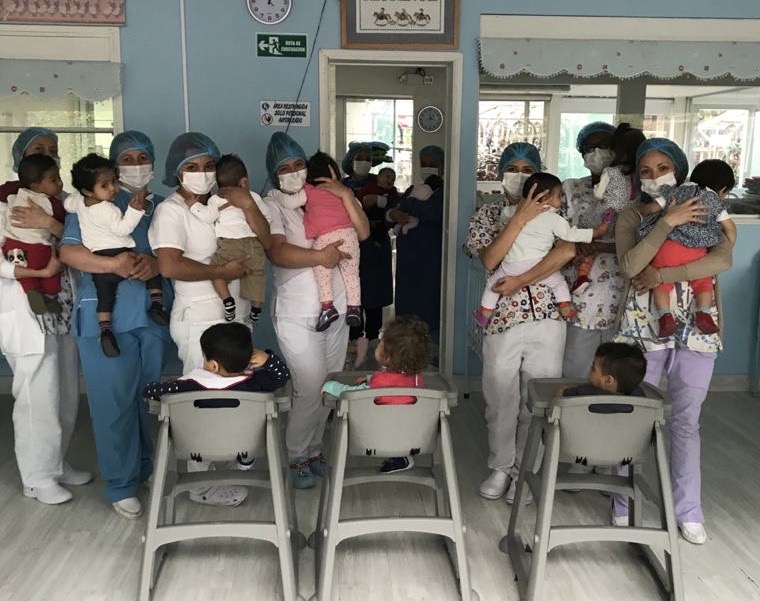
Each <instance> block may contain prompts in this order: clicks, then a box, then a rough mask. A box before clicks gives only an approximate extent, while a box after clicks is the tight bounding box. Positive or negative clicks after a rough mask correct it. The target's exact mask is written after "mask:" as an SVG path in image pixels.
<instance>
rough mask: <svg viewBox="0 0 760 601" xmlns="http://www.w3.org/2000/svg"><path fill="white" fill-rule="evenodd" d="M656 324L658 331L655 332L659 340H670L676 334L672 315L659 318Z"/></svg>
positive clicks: (667, 314) (668, 314)
mask: <svg viewBox="0 0 760 601" xmlns="http://www.w3.org/2000/svg"><path fill="white" fill-rule="evenodd" d="M657 323H658V325H659V327H660V331H659V332H657V335H658V336H659V337H660V338H670V337H671V336H672V335H673V334H675V333H676V320H675V318H674V317H673V314H672V313H665V314H664V315H663V316H662V317H660V319H659V320H658V322H657Z"/></svg>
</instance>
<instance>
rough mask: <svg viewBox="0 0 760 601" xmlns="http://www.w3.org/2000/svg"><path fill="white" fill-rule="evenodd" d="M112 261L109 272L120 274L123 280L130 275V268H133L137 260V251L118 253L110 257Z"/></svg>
mask: <svg viewBox="0 0 760 601" xmlns="http://www.w3.org/2000/svg"><path fill="white" fill-rule="evenodd" d="M111 260H112V261H113V263H112V265H111V273H115V274H116V275H120V276H121V277H123V278H124V279H125V280H128V279H129V278H130V277H132V270H133V269H134V268H135V262H136V261H137V253H133V252H129V251H128V252H123V253H119V254H118V255H116V256H115V257H112V258H111Z"/></svg>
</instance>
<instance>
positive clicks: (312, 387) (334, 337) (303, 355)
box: [273, 315, 349, 459]
mask: <svg viewBox="0 0 760 601" xmlns="http://www.w3.org/2000/svg"><path fill="white" fill-rule="evenodd" d="M273 323H274V331H275V334H276V335H277V342H278V343H279V345H280V350H281V351H282V355H283V357H284V358H285V362H286V363H287V364H288V368H289V369H290V376H291V380H292V383H293V404H292V407H291V409H290V411H289V412H288V425H287V429H286V430H285V443H286V445H287V447H288V457H289V458H290V459H301V458H308V457H316V456H317V455H319V454H320V453H321V452H322V438H323V436H324V433H325V424H326V423H327V416H328V415H329V414H330V410H329V409H326V408H325V407H324V406H323V405H322V384H324V383H325V380H326V379H327V374H328V373H331V372H336V371H343V364H344V363H345V361H346V348H347V347H348V330H349V328H348V324H346V320H345V316H343V315H341V316H340V318H339V319H337V320H336V321H335V322H334V323H333V324H332V325H331V326H330V327H329V328H327V330H325V331H324V332H317V331H315V329H314V327H315V326H316V323H317V319H316V317H275V318H274V319H273Z"/></svg>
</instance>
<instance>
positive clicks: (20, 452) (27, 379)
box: [0, 215, 79, 488]
mask: <svg viewBox="0 0 760 601" xmlns="http://www.w3.org/2000/svg"><path fill="white" fill-rule="evenodd" d="M3 220H4V219H3V216H2V215H0V222H2V221H3ZM1 228H2V223H0V229H1ZM14 268H15V265H13V264H12V263H9V262H8V261H6V260H5V258H4V257H2V253H0V351H2V353H3V354H4V355H5V358H6V360H7V361H8V364H9V365H10V367H11V371H12V372H13V386H12V394H13V397H14V399H15V402H14V406H13V429H14V438H15V450H16V461H17V462H18V468H19V472H20V474H21V481H22V482H23V484H24V486H26V487H35V488H36V487H39V488H45V487H48V486H50V485H52V484H54V483H55V482H56V480H57V479H58V478H59V477H60V476H61V474H62V470H63V463H62V462H63V459H64V456H65V454H66V450H67V448H68V445H69V441H70V440H71V435H72V433H73V431H74V425H75V423H76V418H77V410H78V407H79V362H78V354H77V350H76V343H75V340H74V338H73V336H71V335H68V334H66V335H56V334H45V333H44V332H43V330H42V328H41V326H40V324H39V322H38V321H37V318H35V316H34V315H33V314H32V312H31V310H30V309H29V304H28V303H27V301H26V295H25V294H24V290H23V289H22V288H21V285H20V284H19V283H18V282H17V281H16V280H15V277H14V275H13V271H14Z"/></svg>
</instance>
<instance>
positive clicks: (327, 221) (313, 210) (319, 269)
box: [303, 152, 361, 332]
mask: <svg viewBox="0 0 760 601" xmlns="http://www.w3.org/2000/svg"><path fill="white" fill-rule="evenodd" d="M339 173H340V168H339V167H338V164H337V163H336V162H335V160H334V159H333V158H332V157H331V156H330V155H328V154H326V153H324V152H317V153H316V154H314V155H313V156H312V157H311V158H309V160H308V161H307V162H306V185H305V186H304V190H305V192H306V206H305V211H304V217H303V225H304V230H305V232H306V237H307V238H314V245H313V246H312V248H313V249H314V250H322V249H323V248H325V247H326V246H329V245H330V244H332V243H334V242H337V241H342V242H343V244H342V245H341V251H343V252H345V253H346V254H347V255H348V257H347V258H344V259H341V261H340V263H338V269H339V270H340V275H341V276H342V278H343V284H344V285H345V287H346V299H347V304H348V307H347V309H346V323H347V324H348V325H349V326H351V327H358V326H360V325H361V284H360V283H359V239H358V238H357V235H356V230H355V229H354V226H353V224H352V223H351V218H350V216H349V214H348V211H347V210H346V207H345V205H344V204H343V202H344V201H343V200H342V199H341V198H339V197H337V196H336V195H335V194H332V193H331V192H328V191H327V190H323V189H321V188H319V187H318V185H319V183H320V182H321V181H324V180H325V179H332V178H337V176H338V174H339ZM313 269H314V276H315V277H316V279H317V288H318V289H319V302H320V305H321V311H320V314H319V318H318V320H317V328H316V329H317V332H323V331H325V330H326V329H327V328H329V327H330V325H331V324H332V323H333V322H334V321H335V320H336V319H338V310H337V309H336V308H335V305H334V304H333V300H334V297H333V289H332V277H333V270H332V269H328V268H327V267H323V266H321V265H318V266H316V267H314V268H313Z"/></svg>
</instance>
